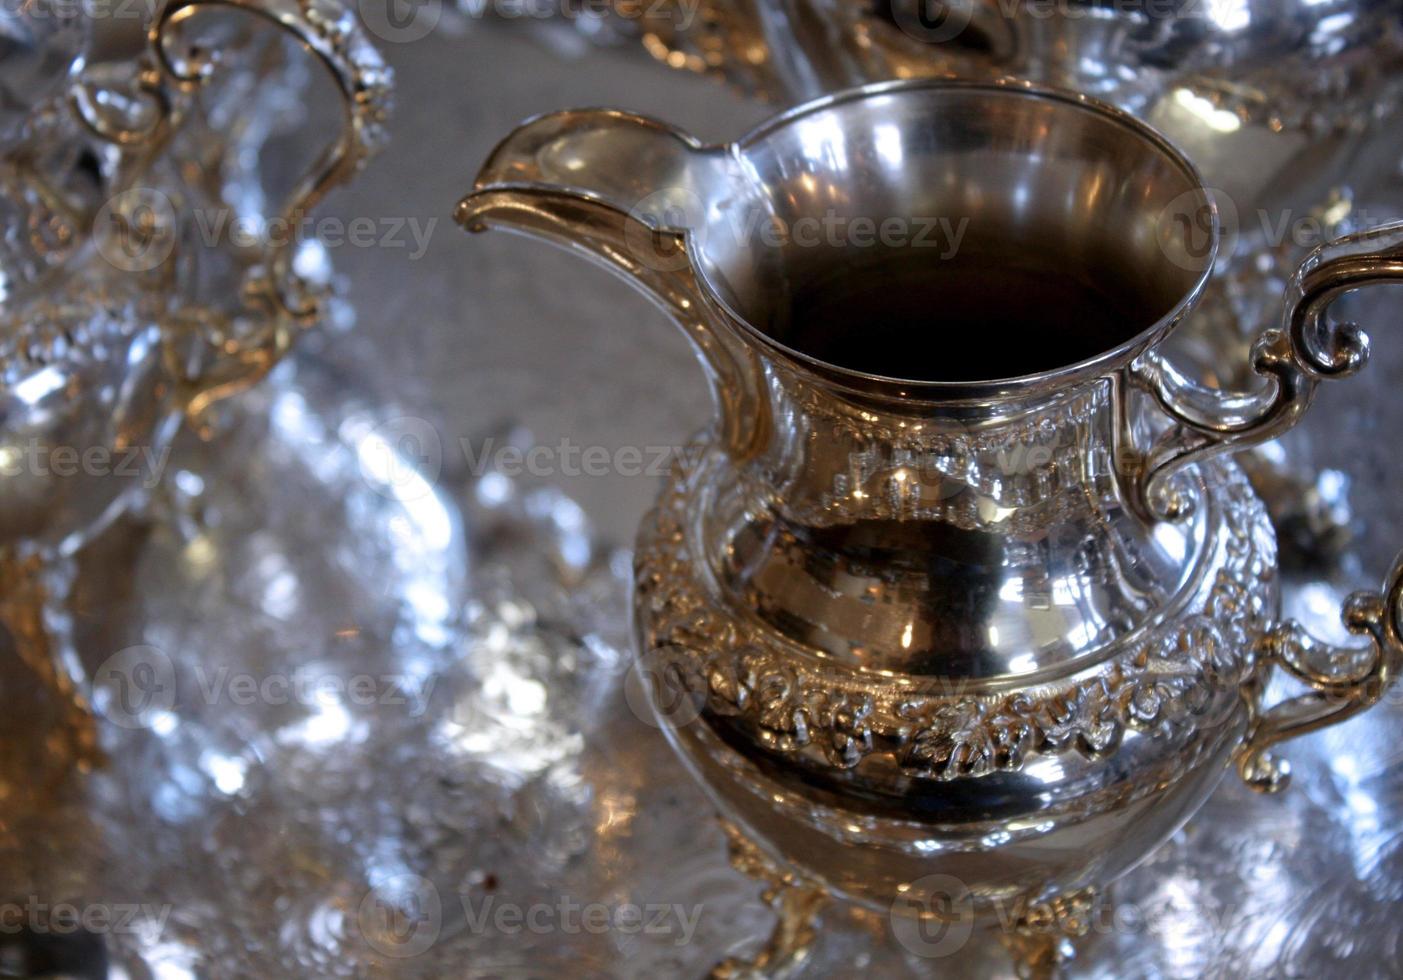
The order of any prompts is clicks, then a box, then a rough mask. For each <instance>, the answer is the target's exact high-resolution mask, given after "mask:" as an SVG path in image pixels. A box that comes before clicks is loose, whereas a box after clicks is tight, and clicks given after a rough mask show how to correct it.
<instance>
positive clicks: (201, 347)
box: [0, 0, 390, 729]
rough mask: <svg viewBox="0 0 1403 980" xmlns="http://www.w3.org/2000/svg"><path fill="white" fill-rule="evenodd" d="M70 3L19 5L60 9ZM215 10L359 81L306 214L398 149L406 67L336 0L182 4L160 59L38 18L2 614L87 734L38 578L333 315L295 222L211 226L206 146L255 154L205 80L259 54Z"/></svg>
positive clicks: (10, 317)
mask: <svg viewBox="0 0 1403 980" xmlns="http://www.w3.org/2000/svg"><path fill="white" fill-rule="evenodd" d="M71 7H72V5H68V4H58V3H55V4H54V5H53V7H52V9H50V8H49V7H47V6H46V5H45V4H43V3H40V4H37V5H32V6H30V7H27V8H24V9H23V10H22V11H21V12H20V13H9V14H6V15H5V16H6V17H8V18H11V19H15V18H21V19H22V18H30V19H31V20H33V21H34V22H35V23H36V24H41V25H42V24H46V23H49V22H50V21H49V19H51V18H54V17H56V16H58V11H59V8H63V9H64V10H67V9H68V8H71ZM212 10H213V11H217V12H216V13H214V14H209V12H210V11H212ZM207 14H209V16H210V17H211V18H213V19H216V20H220V19H221V18H227V17H229V16H231V15H232V16H235V17H238V16H242V17H243V19H245V20H247V19H249V18H248V15H250V14H252V15H254V18H255V19H257V20H258V21H259V22H260V23H265V24H268V25H269V26H270V27H272V28H274V30H273V31H270V32H269V33H271V34H273V35H275V36H281V35H284V34H286V35H290V36H291V37H292V38H293V39H295V41H296V42H297V44H298V45H299V46H301V48H302V49H303V50H305V51H306V52H307V53H309V54H311V55H312V56H313V58H315V59H316V61H317V62H318V63H319V64H321V65H323V66H324V67H325V69H326V70H327V72H328V73H329V75H330V77H331V79H332V81H333V82H334V84H335V87H336V89H337V90H338V92H339V93H340V97H341V102H340V104H339V105H338V106H337V107H336V110H335V112H336V114H337V115H338V116H339V117H340V118H339V120H338V122H339V126H340V133H339V135H338V136H337V137H336V140H335V142H334V144H333V145H332V146H331V147H330V148H328V149H327V150H326V151H325V153H323V155H322V156H321V157H320V158H319V159H318V160H317V161H316V162H315V164H314V165H313V167H312V170H311V172H310V173H309V174H308V175H307V176H306V177H304V178H303V179H302V180H301V181H300V183H299V184H298V185H297V187H296V188H295V189H294V191H293V193H292V194H291V195H290V199H289V200H288V202H287V204H286V206H285V207H284V209H283V215H284V223H285V224H286V225H287V226H289V227H291V226H293V225H294V224H295V222H296V220H297V219H299V218H300V217H301V216H302V215H303V214H304V213H305V212H306V211H308V210H309V209H311V208H312V207H314V206H315V205H316V203H317V202H318V201H319V200H320V199H321V197H322V196H323V195H324V194H325V193H326V192H327V191H328V190H330V189H331V188H332V187H334V186H335V185H336V184H338V183H340V182H342V181H344V180H346V179H347V178H348V177H350V176H351V175H352V174H353V173H354V172H355V171H356V169H357V168H358V167H359V166H360V165H361V163H362V162H363V161H364V160H365V159H366V158H367V156H368V155H369V154H370V152H371V151H372V150H373V149H375V148H376V147H377V146H378V144H379V142H380V140H381V138H382V132H383V129H382V127H383V123H384V119H385V116H386V112H387V106H388V98H389V85H390V75H389V70H388V69H387V68H386V67H385V66H384V64H383V62H382V61H381V59H380V57H379V55H378V53H377V52H376V51H375V49H374V48H373V47H371V46H370V45H369V44H368V43H367V42H366V40H365V38H364V37H363V35H362V34H361V31H360V28H359V26H358V24H357V22H356V20H355V18H354V15H353V14H352V12H350V11H348V10H347V9H345V8H344V7H341V6H340V5H339V4H336V3H331V2H325V0H233V2H229V0H172V2H168V3H166V4H164V5H163V6H162V7H161V8H160V9H159V10H158V12H157V14H156V18H155V21H154V23H152V24H150V25H149V26H145V27H141V29H140V37H141V38H143V39H144V47H145V52H144V54H142V55H141V56H140V57H132V56H131V54H130V52H129V51H126V50H123V42H124V39H123V38H122V37H121V36H120V32H119V31H114V28H113V24H111V23H108V22H105V21H104V22H102V23H101V24H97V23H88V24H86V27H87V30H86V31H83V30H79V34H78V38H79V39H78V41H76V42H75V41H73V35H72V34H71V32H58V33H54V32H49V33H47V34H45V33H43V32H39V33H36V34H34V37H35V43H38V44H49V45H51V46H52V47H53V48H54V50H52V51H51V52H50V55H51V57H50V58H48V59H44V58H39V59H38V60H39V61H41V62H42V63H44V64H45V65H46V66H47V67H46V69H45V72H46V73H41V74H44V77H45V79H46V82H45V84H46V85H47V87H48V88H49V89H51V90H52V92H51V93H50V94H48V95H47V96H46V97H45V98H43V99H34V100H33V104H32V105H31V106H29V107H28V108H26V109H25V110H24V113H23V115H24V118H21V119H9V120H5V123H6V125H5V131H6V132H7V133H8V134H9V141H8V142H7V143H6V144H4V146H3V156H2V157H0V210H4V211H5V212H6V213H7V218H8V220H7V222H6V225H7V237H6V241H5V248H4V249H3V251H0V318H3V320H2V321H0V373H3V379H4V383H3V388H0V564H8V566H9V567H8V568H7V569H6V570H5V571H4V573H3V574H0V580H3V581H4V583H5V588H4V590H3V591H4V592H5V594H4V595H3V596H0V619H3V621H4V623H5V625H7V626H8V627H9V631H10V633H11V635H12V637H14V639H15V642H16V645H17V647H18V648H19V650H20V653H21V655H22V656H24V658H25V659H26V660H27V661H28V662H30V663H31V665H33V666H34V667H35V668H36V669H38V670H40V671H41V673H43V674H44V675H45V676H46V677H48V678H49V679H50V680H51V681H52V682H53V683H54V684H55V686H57V687H59V688H61V689H62V690H64V692H65V693H66V694H68V695H69V696H70V698H71V699H73V700H74V703H75V709H76V712H77V719H76V724H78V725H79V726H80V727H82V728H84V729H86V727H87V723H86V721H85V720H84V716H85V715H86V713H87V709H86V705H84V704H83V703H82V698H81V696H80V695H79V694H78V693H77V688H78V687H79V686H81V685H79V684H78V683H77V681H76V678H75V677H74V676H73V675H74V674H75V673H76V669H75V668H74V667H72V666H71V665H70V661H71V658H70V657H68V656H67V655H66V654H65V653H64V652H63V651H60V650H58V649H56V647H57V646H61V644H56V643H55V642H54V638H53V637H51V636H50V635H49V634H48V632H47V631H46V630H45V629H44V628H43V622H42V620H43V617H42V616H41V615H38V614H37V613H36V612H35V610H36V609H42V608H43V605H44V603H45V601H46V588H45V586H44V585H43V583H42V582H41V581H40V579H39V576H40V575H41V574H42V572H43V570H44V569H46V568H50V567H51V566H52V565H53V563H54V559H55V558H59V557H62V556H66V555H70V554H72V553H73V552H74V551H75V550H77V549H78V548H79V547H81V546H82V545H83V544H84V543H85V542H86V541H88V540H89V539H90V538H91V537H92V536H93V535H94V534H96V533H97V532H99V531H101V530H102V529H103V528H104V527H105V526H106V525H107V524H108V523H109V522H110V521H111V520H112V519H113V518H114V517H115V516H117V515H118V514H120V513H122V512H123V511H125V510H126V509H127V508H129V507H130V506H131V505H132V503H133V502H134V501H136V500H139V499H141V498H143V497H144V496H145V495H147V494H149V493H150V491H151V490H152V489H153V488H154V486H155V482H156V480H157V478H158V477H159V475H160V471H161V469H162V468H163V464H164V461H165V453H166V450H167V448H168V445H169V442H170V439H171V437H172V436H173V434H174V432H175V430H176V428H177V427H178V425H179V423H180V420H181V418H182V417H191V418H198V417H199V416H200V415H201V414H202V413H203V412H204V410H205V409H207V408H208V407H209V406H210V405H211V404H212V403H213V402H214V401H215V400H217V399H219V398H222V397H224V396H226V395H228V394H231V393H233V392H235V391H238V390H241V389H242V388H243V387H246V386H247V385H249V384H251V383H253V382H254V381H256V380H258V379H259V378H261V377H262V376H263V375H264V374H266V373H267V371H268V370H270V369H271V368H272V366H273V365H274V364H276V363H277V361H278V360H279V359H280V358H281V356H282V355H283V354H284V353H286V351H287V350H288V348H289V346H290V345H291V343H292V341H293V340H294V338H295V337H296V336H297V335H298V333H299V332H300V331H301V330H302V329H303V328H305V327H306V326H307V325H308V324H310V323H313V322H315V321H316V319H317V317H318V315H319V309H320V306H319V304H320V296H319V294H318V292H317V291H316V289H315V288H314V287H313V286H311V285H309V284H308V283H305V282H304V281H303V280H302V278H301V277H299V276H298V275H297V274H296V273H295V272H294V270H293V262H292V259H293V255H292V250H293V247H294V246H295V245H296V244H297V243H296V241H295V240H294V239H293V238H292V237H291V236H281V237H278V238H276V239H272V238H270V239H269V241H268V243H267V245H266V247H255V248H253V249H248V248H244V249H242V250H240V249H237V248H234V247H233V245H232V243H225V242H220V243H217V244H215V245H206V244H205V243H203V242H202V241H201V240H200V239H199V238H198V236H197V234H196V232H197V228H196V217H195V215H194V214H193V213H192V212H194V211H195V209H196V208H197V207H201V206H203V207H207V208H214V207H222V206H224V202H222V201H219V200H217V199H213V198H211V196H210V191H209V189H208V188H207V187H204V186H201V178H202V177H203V175H204V172H205V166H204V164H205V160H204V159H203V158H197V157H196V156H195V154H196V153H206V154H207V153H208V152H209V151H210V147H211V146H215V147H223V148H224V149H226V150H230V151H232V150H234V149H237V147H235V146H234V145H233V144H232V143H231V142H223V143H221V142H220V140H219V139H217V138H216V139H211V138H210V134H209V132H208V129H207V128H205V127H203V126H202V124H203V123H204V117H203V114H205V113H207V112H208V111H210V106H209V105H208V104H207V103H206V102H204V101H202V100H201V98H200V95H201V94H202V93H203V91H204V90H205V87H206V83H207V82H208V81H209V80H210V79H211V78H212V77H213V76H214V74H215V69H216V67H219V66H220V65H221V62H226V61H230V60H233V61H235V66H234V70H238V66H237V59H238V57H239V56H240V54H241V51H240V50H239V49H238V48H235V47H224V46H222V45H220V44H219V43H217V39H218V38H220V37H227V36H228V34H227V31H224V26H223V23H222V21H221V23H219V24H216V25H215V26H217V27H219V28H220V31H221V32H222V33H216V34H215V35H214V36H215V38H216V42H215V43H211V41H210V40H209V38H208V37H207V36H206V35H205V34H204V33H202V32H201V31H202V25H201V21H203V20H204V18H205V16H206V15H207ZM65 16H67V15H66V14H65ZM81 16H86V15H81ZM114 16H115V15H114ZM80 26H81V22H80ZM139 26H140V25H139ZM203 26H204V28H205V29H207V28H208V26H209V25H208V24H205V25H203ZM99 27H100V28H101V30H97V29H96V28H99ZM75 30H78V28H77V27H75ZM12 33H15V32H12ZM127 46H130V44H129V39H127ZM4 81H5V79H4V73H3V70H0V84H4ZM26 91H37V89H26ZM187 128H194V129H197V130H199V132H200V136H201V138H200V139H199V140H197V141H195V142H196V144H198V145H197V146H194V147H192V146H190V145H189V144H187V143H184V142H182V136H183V134H184V132H185V131H186V130H187ZM230 139H232V137H230ZM211 270H219V273H218V275H216V274H215V273H212V271H211ZM231 297H232V299H231ZM47 591H52V590H51V589H49V590H47Z"/></svg>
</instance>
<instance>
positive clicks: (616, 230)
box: [455, 109, 764, 458]
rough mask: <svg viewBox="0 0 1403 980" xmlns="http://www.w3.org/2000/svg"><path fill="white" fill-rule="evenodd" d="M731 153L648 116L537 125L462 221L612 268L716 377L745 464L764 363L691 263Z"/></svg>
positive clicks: (606, 113)
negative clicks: (728, 324)
mask: <svg viewBox="0 0 1403 980" xmlns="http://www.w3.org/2000/svg"><path fill="white" fill-rule="evenodd" d="M726 161H727V157H726V155H725V154H724V153H723V152H721V151H719V150H714V149H709V148H706V147H704V146H702V145H701V144H700V143H698V142H697V141H696V140H694V139H693V138H691V137H690V136H687V135H685V134H683V133H680V132H678V131H677V130H675V129H673V128H671V127H669V126H667V125H666V124H664V123H660V122H658V121H656V120H653V119H648V118H646V117H644V116H636V115H633V114H631V113H626V112H617V111H613V110H605V109H583V110H567V111H564V112H556V113H551V114H549V115H544V116H538V117H536V118H534V119H530V120H527V121H526V122H525V123H523V124H522V125H521V126H519V127H518V128H517V129H516V130H515V131H513V132H512V133H511V134H509V135H508V136H507V138H506V139H504V140H503V141H502V142H501V143H500V144H498V146H497V147H496V149H494V150H493V151H492V154H491V156H489V157H488V159H487V162H486V163H484V164H483V165H482V169H481V170H480V171H479V172H478V176H477V180H476V181H475V182H474V185H473V190H472V192H471V193H469V194H468V195H467V196H466V197H464V198H463V199H462V201H460V202H459V203H458V207H457V210H456V211H455V217H456V219H457V221H458V223H459V224H461V225H462V226H463V228H464V229H465V230H467V231H469V232H480V231H486V230H488V229H490V228H505V229H507V230H510V231H515V232H518V233H520V234H524V235H529V236H532V237H535V238H541V239H544V240H546V241H548V242H551V243H553V244H555V245H559V246H562V247H564V248H566V249H569V250H570V251H572V252H575V253H576V254H580V255H583V256H584V257H585V258H587V259H590V260H591V261H593V262H594V263H596V264H598V265H602V266H604V267H605V268H607V269H608V270H609V271H611V272H613V273H614V274H615V275H617V276H619V277H620V278H622V279H623V280H625V281H626V282H628V283H629V284H630V285H632V286H634V287H635V288H637V289H639V290H640V291H641V292H643V293H644V294H645V295H646V296H648V297H649V298H650V299H652V300H653V302H654V303H655V304H657V306H659V307H660V308H661V309H662V310H663V312H665V313H667V314H668V316H669V317H670V318H671V319H672V320H673V321H674V322H675V323H676V324H677V325H678V326H680V327H681V328H682V330H683V332H684V333H685V334H686V335H687V338H688V339H689V340H690V341H691V342H692V346H693V348H694V349H695V350H696V352H697V355H698V357H699V358H700V359H701V360H702V362H703V363H704V365H705V366H706V368H707V374H708V378H709V380H710V382H711V388H712V395H713V398H714V400H715V402H716V407H717V411H718V413H719V415H720V418H721V430H722V431H721V438H722V439H723V441H724V444H725V446H726V448H727V449H728V451H729V452H731V453H732V454H733V455H734V456H736V457H738V458H744V457H745V456H746V455H748V454H749V453H750V452H751V450H752V449H753V447H754V446H755V445H756V444H757V440H758V439H759V438H760V437H761V435H762V433H763V431H764V426H763V422H762V418H763V405H764V402H763V399H762V398H761V397H760V391H759V380H758V379H759V376H760V369H759V366H758V364H757V362H756V358H755V355H754V354H753V353H751V352H749V351H748V350H746V349H745V347H744V345H743V344H740V343H738V342H737V341H736V340H735V338H734V337H733V336H732V335H731V334H730V332H729V331H727V330H725V329H718V328H717V326H716V324H717V322H718V320H720V319H724V317H723V315H722V314H721V313H720V312H719V311H717V310H715V309H714V304H712V303H711V301H710V300H709V299H708V298H707V295H706V291H705V290H704V289H702V287H701V285H700V283H699V282H698V278H697V275H696V272H695V270H694V268H693V265H692V254H691V252H690V251H689V249H688V244H689V239H690V236H691V235H692V234H693V233H694V232H695V231H696V230H697V229H698V228H699V227H700V222H702V221H703V220H704V214H705V205H704V203H703V197H705V196H707V191H708V188H710V189H711V190H713V191H715V190H717V189H718V186H719V183H720V182H724V181H726V180H727V179H728V177H727V174H726V170H725V168H726V166H727V163H726Z"/></svg>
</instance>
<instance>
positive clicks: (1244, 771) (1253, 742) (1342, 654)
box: [1237, 556, 1403, 793]
mask: <svg viewBox="0 0 1403 980" xmlns="http://www.w3.org/2000/svg"><path fill="white" fill-rule="evenodd" d="M1342 618H1343V619H1344V623H1345V626H1346V627H1347V628H1348V629H1349V631H1350V632H1351V633H1355V634H1358V635H1362V636H1368V637H1369V640H1370V643H1369V646H1368V647H1364V648H1349V647H1335V646H1331V645H1330V644H1326V643H1321V642H1320V641H1319V640H1317V639H1315V638H1314V637H1312V636H1311V635H1310V634H1309V633H1307V632H1306V631H1305V629H1304V628H1303V627H1302V626H1301V625H1300V624H1299V623H1297V622H1295V621H1293V620H1287V621H1286V622H1284V623H1281V624H1280V625H1279V626H1277V627H1276V628H1275V629H1274V630H1272V631H1271V632H1270V633H1268V634H1267V636H1266V637H1265V638H1264V643H1263V650H1262V654H1263V655H1264V659H1263V663H1269V664H1275V665H1277V666H1279V667H1281V668H1282V669H1284V670H1285V671H1286V672H1287V673H1289V674H1290V675H1291V676H1292V677H1295V678H1296V679H1297V680H1300V681H1302V682H1304V683H1305V684H1307V685H1309V686H1310V687H1311V688H1312V689H1313V690H1312V691H1311V692H1310V693H1308V694H1304V695H1301V696H1300V697H1296V698H1291V699H1290V700H1287V701H1282V702H1281V703H1280V704H1276V705H1273V706H1272V707H1270V708H1268V709H1267V710H1266V711H1264V712H1262V713H1261V714H1260V715H1259V716H1257V717H1256V718H1255V719H1254V721H1253V725H1252V728H1251V729H1250V731H1249V732H1248V736H1247V739H1246V741H1245V742H1243V744H1242V746H1241V747H1240V748H1239V749H1238V753H1237V771H1238V773H1239V774H1240V775H1241V776H1242V778H1243V779H1244V780H1245V781H1246V782H1247V784H1248V785H1249V786H1251V787H1252V788H1253V789H1255V790H1257V791H1259V792H1263V793H1275V792H1277V791H1278V790H1281V789H1284V788H1285V787H1286V785H1287V783H1288V781H1289V779H1290V776H1291V766H1290V765H1289V764H1288V763H1287V762H1286V760H1284V759H1278V758H1275V757H1274V756H1273V755H1272V754H1271V753H1270V752H1269V751H1268V750H1269V749H1270V748H1271V747H1272V746H1273V745H1276V744H1277V743H1278V742H1284V741H1286V740H1287V739H1290V738H1295V737H1296V736H1297V735H1305V734H1307V733H1309V732H1313V731H1315V730H1316V729H1319V728H1325V727H1326V726H1329V725H1333V724H1335V723H1336V722H1341V721H1344V720H1345V719H1347V718H1350V717H1352V716H1354V715H1356V714H1358V713H1359V712H1361V711H1363V710H1364V709H1366V708H1368V707H1370V706H1372V705H1373V704H1375V703H1377V702H1378V700H1379V698H1381V697H1382V696H1383V693H1384V691H1385V690H1386V689H1387V688H1388V685H1389V683H1390V682H1391V681H1392V680H1393V678H1394V675H1396V674H1397V673H1398V671H1399V669H1400V668H1403V556H1400V557H1399V560H1398V562H1397V563H1396V564H1395V565H1394V567H1393V571H1392V572H1391V573H1390V574H1389V586H1388V591H1387V592H1385V593H1384V594H1383V595H1380V594H1378V593H1375V592H1356V593H1354V594H1353V595H1351V596H1350V597H1349V598H1348V599H1346V600H1345V606H1344V612H1343V617H1342ZM1256 683H1257V684H1258V685H1260V684H1261V680H1260V679H1259V680H1258V681H1257V682H1256Z"/></svg>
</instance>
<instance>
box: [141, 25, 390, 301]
mask: <svg viewBox="0 0 1403 980" xmlns="http://www.w3.org/2000/svg"><path fill="white" fill-rule="evenodd" d="M213 7H228V8H233V9H236V10H242V11H246V12H248V13H250V14H255V15H257V16H259V17H262V18H264V19H265V20H268V21H271V22H272V23H274V24H277V25H278V26H279V27H281V28H283V29H284V30H286V31H287V32H288V33H290V34H291V35H292V36H293V37H294V38H296V39H297V40H298V41H299V42H300V43H301V45H302V47H303V48H305V49H306V50H307V51H310V52H311V53H312V54H313V55H315V56H316V57H317V59H318V60H319V61H320V62H321V63H322V64H323V65H324V66H325V67H326V69H327V71H328V72H329V73H330V75H331V77H332V79H333V81H334V82H335V83H336V86H337V89H338V90H339V92H340V94H341V99H342V109H343V118H344V124H343V126H342V129H341V133H340V135H339V136H338V137H337V139H336V142H334V143H333V144H332V145H331V146H329V147H328V148H327V149H326V150H325V151H324V152H323V153H322V154H321V156H320V157H318V159H317V160H316V162H315V163H314V164H313V165H312V168H311V170H310V172H309V173H308V174H307V175H306V176H305V177H303V178H302V180H301V181H300V182H299V183H298V184H297V185H296V187H295V188H294V190H293V192H292V194H291V196H290V197H289V199H288V203H287V205H286V206H285V207H284V208H283V212H282V216H283V217H284V218H285V219H287V220H288V221H289V223H291V222H293V221H295V220H296V219H298V218H299V217H301V216H302V215H304V214H306V213H307V212H308V211H310V210H311V209H312V208H314V207H315V206H316V205H317V203H318V202H320V201H321V200H322V198H324V197H325V196H326V194H327V193H328V192H329V191H330V190H331V189H332V188H334V187H335V186H337V185H338V184H340V183H342V182H344V181H346V180H347V179H349V178H350V177H351V176H352V175H354V174H355V172H356V171H357V170H359V169H360V167H361V166H362V165H363V164H364V163H365V161H366V160H367V159H368V158H369V157H370V156H371V155H372V154H373V153H374V152H375V151H376V150H377V149H378V148H379V147H380V145H381V144H382V143H383V142H384V124H385V121H386V119H387V117H388V115H389V109H390V89H391V81H392V72H391V70H390V69H389V68H388V67H387V66H386V65H385V63H384V61H383V59H382V58H381V57H380V54H379V52H378V51H377V50H376V49H375V48H374V46H373V45H371V44H370V42H369V41H368V40H367V39H366V37H365V36H364V33H363V32H362V30H361V28H360V25H359V23H358V21H357V20H356V17H355V14H354V12H353V11H352V10H351V9H349V8H345V7H342V6H340V5H339V4H336V3H327V2H325V0H170V2H168V3H166V4H165V6H164V7H162V8H161V11H160V13H159V14H158V16H157V18H156V21H155V23H153V24H152V26H151V30H150V34H149V44H150V47H151V49H152V53H153V56H154V59H155V62H156V64H157V66H158V67H159V69H160V71H161V73H162V74H163V75H164V76H165V77H166V78H168V79H169V80H170V81H171V82H172V83H173V84H174V86H175V87H176V88H177V89H180V90H184V91H191V90H194V89H197V88H199V87H200V86H201V85H203V84H204V83H205V81H206V80H207V79H208V78H209V77H210V74H211V73H212V71H213V69H214V68H215V66H216V63H217V61H218V57H217V53H214V52H191V53H189V54H188V55H187V56H185V57H182V58H179V59H175V58H173V57H172V55H171V48H172V44H171V42H172V40H173V39H174V35H175V33H176V32H177V31H178V30H179V28H180V27H181V25H182V24H184V23H185V22H186V21H188V20H189V19H190V18H192V17H193V16H195V15H196V14H198V13H199V12H200V11H201V10H202V9H207V8H213ZM288 226H289V227H291V224H289V225H288ZM292 245H293V241H292V238H291V236H284V240H282V241H279V242H276V243H273V244H270V245H269V246H268V251H267V255H266V258H265V266H266V271H267V274H268V276H270V277H271V284H272V286H273V290H274V298H275V299H276V301H277V302H278V303H279V304H280V305H281V306H282V308H283V309H284V310H285V311H286V312H287V313H290V314H292V315H293V316H294V317H296V318H299V319H304V320H305V319H310V318H312V317H314V316H315V315H316V314H317V312H318V310H317V304H316V302H315V300H313V299H311V298H310V297H308V296H307V295H306V294H305V291H304V290H303V289H302V288H301V287H300V284H299V282H298V280H297V277H296V275H295V274H294V272H293V270H292V255H291V248H292Z"/></svg>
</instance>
